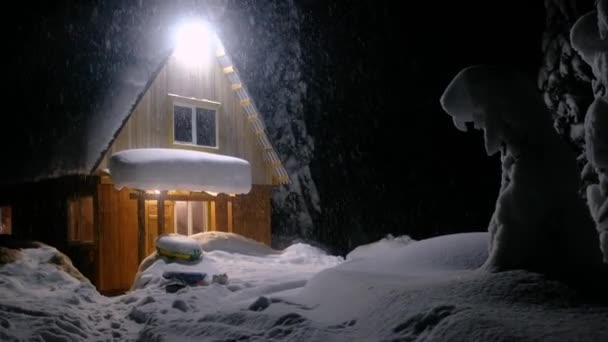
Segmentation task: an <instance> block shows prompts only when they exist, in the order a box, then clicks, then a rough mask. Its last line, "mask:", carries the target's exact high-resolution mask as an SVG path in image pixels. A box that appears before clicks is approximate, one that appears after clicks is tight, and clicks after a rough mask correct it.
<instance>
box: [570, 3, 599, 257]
mask: <svg viewBox="0 0 608 342" xmlns="http://www.w3.org/2000/svg"><path fill="white" fill-rule="evenodd" d="M570 39H571V41H572V47H573V48H574V49H575V50H576V51H577V52H578V53H579V54H580V55H581V56H582V58H583V60H584V61H585V62H586V63H587V64H589V65H590V66H591V69H592V70H593V74H594V76H595V79H594V80H593V81H592V85H593V90H594V95H595V101H594V102H593V103H592V104H591V106H589V109H588V110H587V115H586V117H585V149H586V155H587V160H588V161H589V165H587V167H586V169H592V171H594V172H595V173H596V174H597V175H598V177H597V178H598V184H591V185H589V186H588V187H587V203H588V205H589V210H590V211H591V216H593V219H594V220H595V223H596V228H597V231H598V233H599V236H600V246H601V249H602V252H603V253H604V262H607V263H608V1H607V0H600V1H598V2H597V11H593V12H590V13H588V14H586V15H584V16H582V17H581V18H580V19H579V20H578V21H577V22H576V24H575V25H574V26H573V27H572V31H571V34H570Z"/></svg>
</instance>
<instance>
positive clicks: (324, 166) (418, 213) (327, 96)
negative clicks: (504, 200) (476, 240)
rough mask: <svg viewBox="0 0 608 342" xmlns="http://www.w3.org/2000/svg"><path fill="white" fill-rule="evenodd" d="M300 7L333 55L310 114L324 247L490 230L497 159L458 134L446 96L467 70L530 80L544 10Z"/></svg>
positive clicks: (373, 4) (470, 4) (475, 139)
mask: <svg viewBox="0 0 608 342" xmlns="http://www.w3.org/2000/svg"><path fill="white" fill-rule="evenodd" d="M303 6H304V8H306V9H307V11H308V12H306V13H308V17H307V18H308V19H309V20H308V22H309V24H310V26H309V28H310V29H311V30H312V31H315V30H319V32H320V33H319V39H320V45H321V47H322V49H321V51H322V53H323V54H327V55H329V60H328V61H327V64H326V65H325V69H324V70H322V71H321V72H326V73H327V74H328V76H327V78H326V80H327V82H324V81H323V76H322V75H321V76H320V77H319V78H320V79H321V81H319V82H318V84H317V91H318V93H319V94H320V97H321V98H322V100H321V103H323V104H324V106H322V107H323V110H322V115H321V116H314V115H311V116H310V117H311V118H314V120H311V123H310V126H311V127H312V129H311V130H310V131H311V132H312V133H313V135H315V141H316V143H317V147H318V154H317V159H316V160H315V163H314V166H315V167H316V168H315V170H316V173H317V175H318V176H317V178H318V179H320V180H321V181H320V183H321V186H320V188H321V198H322V200H323V201H324V204H323V208H324V210H325V211H324V215H323V218H322V222H323V224H322V225H321V226H322V231H321V232H320V235H321V236H322V240H324V241H340V242H341V243H339V244H338V245H339V247H338V249H339V250H348V249H350V248H352V247H353V246H356V245H358V244H360V243H362V242H367V241H371V240H375V239H378V238H380V237H381V236H382V235H384V234H386V233H392V234H394V235H396V234H404V233H405V234H410V235H413V236H414V237H415V238H423V237H428V236H432V235H440V234H445V233H451V232H461V231H472V230H485V229H486V227H487V223H488V221H489V218H490V216H491V213H492V211H493V209H494V201H495V198H496V195H497V193H498V186H499V175H500V166H499V160H498V157H497V156H494V157H493V158H488V157H487V156H486V154H485V151H484V149H483V137H482V134H481V132H475V133H468V134H464V133H462V132H459V131H457V130H456V129H455V128H454V127H453V125H452V123H451V120H450V118H449V117H448V115H446V114H445V113H444V112H443V110H442V109H441V107H440V105H439V97H440V96H441V94H442V92H443V90H444V88H445V87H446V85H447V84H448V83H449V81H450V80H451V79H452V77H453V76H454V75H455V74H456V73H457V72H458V71H459V70H460V69H462V68H464V67H466V66H468V65H472V64H481V63H484V64H501V65H508V66H510V67H513V68H516V69H519V70H522V71H524V72H526V73H527V74H528V75H529V76H530V78H531V79H535V77H536V73H537V70H538V68H539V65H540V57H541V53H540V46H541V43H540V38H541V34H542V30H543V27H544V9H543V5H542V1H512V2H511V1H510V2H488V1H464V2H443V3H441V4H439V3H438V2H426V1H425V2H377V1H351V2H337V3H335V4H332V5H327V4H325V3H324V2H321V1H304V2H303ZM313 36H314V35H313ZM313 39H314V38H313ZM317 43H318V42H313V43H312V44H311V45H314V44H317ZM311 64H313V65H317V66H318V65H323V62H322V61H321V62H319V61H316V62H313V63H311ZM315 72H319V70H318V69H317V70H314V71H312V73H313V74H314V73H315ZM317 75H318V74H317Z"/></svg>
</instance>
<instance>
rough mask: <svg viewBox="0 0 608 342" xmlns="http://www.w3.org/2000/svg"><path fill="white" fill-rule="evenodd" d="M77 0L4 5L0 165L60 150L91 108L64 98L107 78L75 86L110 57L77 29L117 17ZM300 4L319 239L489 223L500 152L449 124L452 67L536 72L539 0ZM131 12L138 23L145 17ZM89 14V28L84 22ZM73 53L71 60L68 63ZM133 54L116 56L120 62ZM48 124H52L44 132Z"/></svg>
mask: <svg viewBox="0 0 608 342" xmlns="http://www.w3.org/2000/svg"><path fill="white" fill-rule="evenodd" d="M77 3H78V2H72V1H63V2H60V4H61V5H57V4H56V3H51V2H49V3H46V4H45V5H41V6H32V5H31V4H29V3H28V4H22V5H20V6H21V8H20V9H19V8H18V10H16V11H14V12H12V13H14V15H13V14H12V13H5V14H4V18H3V19H5V20H3V25H4V26H5V27H4V28H5V30H4V31H5V32H6V34H5V36H6V37H8V40H7V43H5V44H6V45H7V47H8V48H10V53H8V56H5V58H7V59H8V61H7V63H5V67H6V68H7V69H8V73H7V75H6V78H5V80H6V81H5V86H7V87H8V88H9V89H8V91H7V92H5V96H7V100H9V101H7V100H5V101H6V102H9V103H10V105H9V106H8V108H7V109H5V113H3V116H4V118H3V121H4V123H3V125H2V127H3V130H2V133H0V135H1V139H0V143H2V146H3V150H2V153H3V155H4V158H5V159H4V160H5V161H3V162H2V165H8V164H7V163H6V160H12V161H13V165H14V167H11V170H7V168H6V167H5V168H4V170H2V172H0V175H4V176H6V177H8V176H14V175H15V174H18V173H19V172H20V168H21V165H24V164H28V165H29V164H32V163H36V162H40V161H36V160H31V158H30V157H29V156H28V155H27V153H26V154H23V153H19V152H16V151H18V149H13V148H10V146H11V145H12V146H24V145H33V146H34V145H35V146H37V148H42V149H44V148H47V149H50V148H51V147H50V146H52V145H53V143H54V141H51V140H53V139H64V138H65V136H68V135H69V134H70V132H73V131H74V130H77V129H78V120H80V118H81V116H80V114H79V113H73V112H71V111H70V108H71V107H76V108H80V109H82V108H86V106H87V105H86V104H84V105H82V103H81V105H80V106H71V105H64V104H66V103H67V104H70V103H80V101H86V99H87V97H88V96H90V95H91V94H89V92H91V93H94V92H95V89H98V88H99V87H104V86H107V84H104V82H103V79H102V80H101V81H100V82H98V84H97V86H96V87H90V88H86V89H78V91H77V92H70V89H71V88H70V87H72V88H75V86H74V85H78V84H79V82H75V81H73V80H74V79H79V77H80V78H81V77H84V76H82V75H83V74H85V73H86V72H89V71H90V68H93V69H95V67H96V65H97V64H96V63H99V62H100V61H99V60H98V59H96V58H97V57H98V56H97V55H96V54H95V53H94V51H96V50H95V49H96V47H95V45H94V44H95V43H94V42H92V41H89V42H88V44H85V45H76V44H74V41H77V39H78V36H79V35H81V34H87V35H91V36H92V37H97V36H99V37H106V36H107V35H106V32H105V30H106V29H108V28H109V27H110V25H107V24H108V23H99V24H98V25H92V26H91V24H90V23H89V22H88V21H89V20H90V17H88V16H83V15H81V14H83V13H88V12H86V11H87V10H88V9H86V8H85V9H83V10H82V13H81V12H79V11H80V9H79V8H80V7H79V6H76V5H75V4H77ZM103 3H106V5H107V4H108V3H112V2H111V1H105V2H103ZM296 3H297V5H298V6H299V7H300V8H301V10H302V13H303V16H304V22H303V27H302V31H303V33H304V35H303V37H301V44H302V47H303V49H304V51H305V54H304V63H305V65H304V67H303V68H304V71H305V75H306V76H305V78H306V80H307V83H308V85H309V95H310V97H309V98H310V103H306V104H305V111H306V114H307V116H306V118H307V124H308V131H309V132H310V133H311V134H312V135H313V137H314V139H315V145H316V148H317V152H316V155H315V159H314V160H313V165H312V167H313V176H314V177H315V180H316V182H317V185H318V186H319V188H320V194H321V199H322V204H323V208H324V213H323V215H322V217H320V218H318V220H317V222H316V223H317V224H318V227H319V230H318V231H317V232H316V234H315V235H316V236H317V238H318V239H320V240H321V241H322V242H323V243H325V244H328V245H331V246H332V247H334V248H335V250H336V251H339V252H344V251H346V250H348V249H350V248H351V247H352V246H355V245H357V244H359V243H362V242H365V241H369V240H374V239H377V238H379V237H381V236H383V235H385V234H387V233H392V234H404V233H407V234H411V235H413V236H414V237H415V238H422V237H427V236H432V235H438V234H444V233H449V232H459V231H471V230H484V229H485V228H486V225H487V222H488V220H489V217H490V215H491V213H492V211H493V207H494V200H495V198H496V194H497V191H498V185H499V174H500V172H499V162H498V159H497V157H494V158H488V157H487V156H486V155H485V151H484V149H483V138H482V135H481V133H480V132H475V133H467V134H464V133H462V132H459V131H457V130H456V129H455V128H454V127H453V125H452V123H451V120H450V118H449V117H448V116H447V115H446V114H445V113H444V112H443V110H442V109H441V108H440V106H439V97H440V96H441V93H442V92H443V89H444V88H445V86H446V85H447V84H448V83H449V81H450V80H451V78H452V77H453V76H454V75H455V74H456V73H457V72H458V71H459V70H460V69H462V68H464V67H466V66H468V65H472V64H480V63H491V64H504V65H509V66H511V67H515V68H517V69H520V70H523V71H525V72H526V73H527V74H528V75H530V78H534V77H535V76H536V72H537V70H538V67H539V64H540V57H541V54H540V37H541V34H542V30H543V27H544V10H543V2H542V1H540V0H537V1H523V0H521V1H502V2H496V1H458V2H456V1H445V2H432V1H416V2H412V1H399V2H396V1H371V0H361V1H336V2H326V1H316V0H298V1H296ZM144 4H145V2H144ZM246 4H247V5H244V6H245V7H246V6H255V2H246ZM84 7H86V6H84ZM109 7H112V6H106V7H105V8H106V9H107V8H109ZM245 12H246V11H245ZM102 14H103V13H102ZM126 20H128V21H129V22H128V23H127V24H129V25H137V22H138V20H140V19H138V18H137V17H133V18H131V17H129V19H126ZM66 21H67V24H66ZM72 22H73V24H74V28H75V29H74V30H71V29H69V27H70V25H69V23H72ZM83 25H84V27H88V28H91V29H92V30H93V32H92V33H91V32H87V30H84V31H83V30H79V29H78V28H79V27H82V26H83ZM66 32H69V34H65V33H66ZM52 34H56V35H55V36H54V37H51V38H49V37H48V36H47V37H45V35H52ZM110 37H121V33H120V32H114V33H112V35H110ZM37 44H39V45H40V46H37ZM81 49H83V50H82V51H84V53H81V51H80V50H81ZM66 56H71V57H69V58H68V59H69V60H70V62H71V63H72V64H70V65H67V64H66V63H65V61H66ZM74 56H76V57H74ZM106 57H107V56H106ZM106 57H104V58H106ZM123 57H124V55H121V54H116V55H110V56H109V58H117V63H120V61H119V59H121V58H123ZM127 57H128V55H127ZM106 71H107V70H106ZM92 81H94V80H92ZM66 84H67V86H66ZM63 88H66V89H63ZM64 90H65V91H64ZM59 93H61V94H62V96H63V98H62V99H61V101H62V102H61V103H59V102H58V101H57V96H58V94H59ZM32 94H35V96H33V97H32ZM48 99H53V100H52V101H48ZM80 109H79V110H80ZM8 113H19V114H18V115H9V114H8ZM71 116H73V119H72V118H71ZM66 118H68V119H69V120H67V119H66ZM64 122H70V127H63V126H62V124H61V123H64ZM48 130H51V131H53V132H54V133H53V134H50V135H48V134H47V135H39V134H37V133H36V132H42V131H48ZM37 139H42V140H40V141H35V140H37ZM44 139H47V140H48V141H44ZM77 143H78V142H77ZM25 150H26V151H27V148H26V149H25ZM49 152H50V151H49ZM40 163H42V162H40Z"/></svg>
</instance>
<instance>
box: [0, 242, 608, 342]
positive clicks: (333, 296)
mask: <svg viewBox="0 0 608 342" xmlns="http://www.w3.org/2000/svg"><path fill="white" fill-rule="evenodd" d="M200 241H201V242H200V243H201V247H202V248H203V250H204V254H203V259H202V261H201V262H199V263H198V264H194V265H185V264H179V263H170V262H166V261H165V260H164V259H157V260H156V261H154V262H153V263H152V264H151V265H150V266H149V267H148V268H147V269H146V270H145V271H144V272H143V273H142V274H141V275H140V277H139V279H138V284H137V286H135V287H139V288H138V289H135V290H132V291H130V292H128V293H127V294H125V295H121V296H117V297H105V296H102V295H100V294H99V293H98V292H97V291H96V289H95V288H94V287H93V286H92V285H90V284H89V283H87V282H81V281H79V280H77V279H76V278H74V277H72V276H71V275H69V274H68V273H66V272H64V271H62V270H60V269H59V268H58V267H56V265H54V264H53V263H49V259H51V258H52V257H53V255H55V254H56V253H57V252H56V250H55V249H53V248H51V247H42V248H30V249H22V250H21V252H20V256H19V257H18V258H17V259H16V260H15V261H14V262H12V263H7V264H5V265H2V266H0V287H1V288H2V292H1V293H0V340H2V341H20V340H28V341H30V340H33V341H80V340H87V341H88V340H91V341H106V340H139V341H235V340H238V341H383V340H387V341H389V340H399V341H414V340H416V341H435V340H442V341H465V340H480V341H481V340H482V341H490V340H491V341H513V340H543V341H545V340H551V341H606V340H608V306H601V305H599V304H593V303H592V301H590V300H586V299H585V298H583V297H581V296H579V295H578V294H577V293H576V292H575V291H573V290H572V289H570V288H569V287H568V286H566V285H564V284H562V283H560V282H557V281H553V280H549V279H546V278H545V277H543V276H542V275H539V274H536V273H530V272H527V271H510V272H501V273H488V272H484V271H479V270H477V268H478V267H479V266H480V265H482V264H483V263H484V261H485V260H486V258H487V242H488V235H487V233H465V234H456V235H447V236H441V237H436V238H431V239H427V240H421V241H413V240H411V239H409V238H408V237H407V236H401V237H397V238H393V237H390V236H389V237H387V238H385V239H382V240H380V241H378V242H376V243H372V244H369V245H365V246H360V247H358V248H356V249H355V250H353V251H352V252H351V253H350V254H348V255H347V256H346V258H345V259H344V258H342V257H336V256H331V255H327V254H326V253H324V252H323V251H322V250H320V249H319V248H316V247H313V246H310V245H307V244H303V243H296V244H293V245H292V246H290V247H288V248H286V249H284V250H282V251H277V250H273V249H270V248H268V247H266V246H264V245H262V244H259V243H257V242H255V241H252V240H248V239H246V238H244V237H241V236H239V235H235V234H230V233H215V232H214V233H204V239H201V240H200ZM166 270H186V271H203V272H205V273H208V274H214V273H216V272H218V273H225V274H226V275H227V276H228V282H227V284H224V285H220V284H217V283H212V284H210V285H197V286H187V287H184V288H182V289H180V290H178V291H177V292H174V293H171V292H167V290H166V285H167V280H166V279H165V278H163V277H162V275H161V274H162V271H166Z"/></svg>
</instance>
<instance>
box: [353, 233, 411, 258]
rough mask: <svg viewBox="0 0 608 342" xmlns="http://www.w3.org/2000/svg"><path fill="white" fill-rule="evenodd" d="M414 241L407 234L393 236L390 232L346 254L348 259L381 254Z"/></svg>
mask: <svg viewBox="0 0 608 342" xmlns="http://www.w3.org/2000/svg"><path fill="white" fill-rule="evenodd" d="M413 241H414V240H412V239H411V238H410V237H409V236H407V235H402V236H399V237H393V236H392V235H390V234H389V235H388V236H387V237H385V238H383V239H381V240H380V241H376V242H373V243H370V244H367V245H361V246H358V247H356V248H355V249H353V250H352V251H350V253H348V254H347V255H346V260H355V259H361V258H369V257H372V256H374V255H380V254H383V253H385V252H387V251H389V250H391V249H393V248H401V247H404V246H407V245H408V244H410V243H412V242H413Z"/></svg>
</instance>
